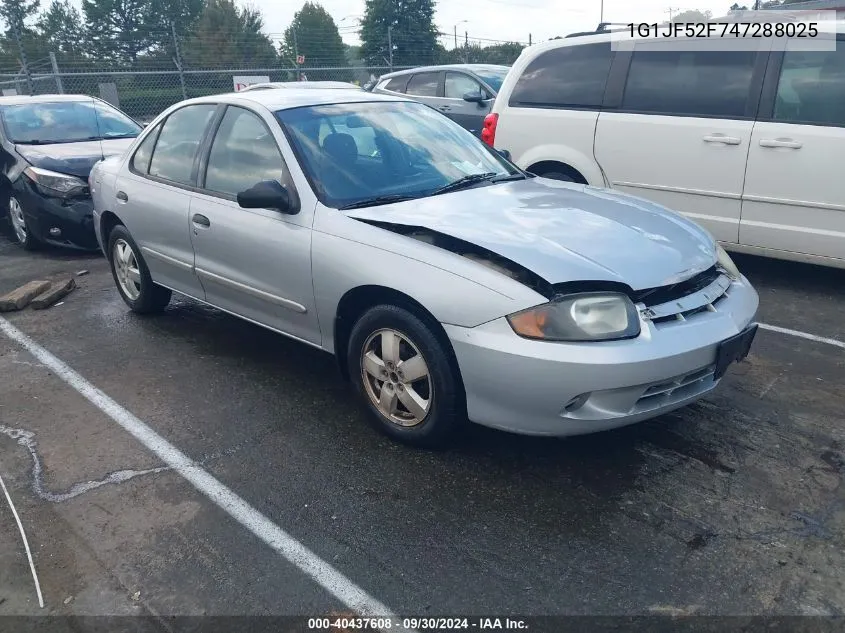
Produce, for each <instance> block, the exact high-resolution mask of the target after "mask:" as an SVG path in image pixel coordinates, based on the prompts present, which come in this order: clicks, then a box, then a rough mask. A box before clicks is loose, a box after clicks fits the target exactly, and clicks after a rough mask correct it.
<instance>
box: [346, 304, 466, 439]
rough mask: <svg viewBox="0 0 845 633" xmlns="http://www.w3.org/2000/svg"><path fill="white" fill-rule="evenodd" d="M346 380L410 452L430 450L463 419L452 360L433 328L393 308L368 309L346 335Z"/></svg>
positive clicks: (373, 416) (376, 419) (382, 426)
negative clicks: (414, 448)
mask: <svg viewBox="0 0 845 633" xmlns="http://www.w3.org/2000/svg"><path fill="white" fill-rule="evenodd" d="M347 359H348V363H349V375H350V377H351V378H352V382H353V384H354V385H355V387H356V390H357V391H358V392H359V394H360V395H361V397H362V398H363V400H364V402H365V404H366V405H367V408H368V409H369V411H370V414H371V415H370V419H371V421H372V422H373V423H374V424H375V425H376V427H377V428H379V429H380V430H381V431H382V432H384V433H386V434H387V435H389V436H390V437H392V438H394V439H396V440H399V441H401V442H405V443H407V444H412V445H415V446H436V445H440V444H443V443H445V441H446V440H447V439H449V438H450V437H451V436H453V435H454V434H455V432H456V431H458V429H459V428H460V427H461V425H462V423H463V421H464V419H465V408H464V406H463V395H462V394H463V390H462V389H461V387H460V384H461V383H460V375H459V373H458V370H457V367H456V365H455V363H454V360H453V358H452V357H451V355H450V354H449V352H448V349H447V348H446V347H445V345H444V343H443V342H441V340H440V338H439V337H438V336H437V335H436V334H435V333H434V331H433V328H432V327H431V326H430V325H428V324H427V323H426V322H425V321H423V320H422V319H420V318H419V317H418V316H417V315H416V314H414V313H412V312H410V311H408V310H406V309H404V308H400V307H398V306H394V305H379V306H375V307H373V308H371V309H370V310H368V311H367V312H366V313H364V315H363V316H361V318H360V319H358V321H357V323H355V326H354V327H353V329H352V333H351V336H350V337H349V350H348V354H347Z"/></svg>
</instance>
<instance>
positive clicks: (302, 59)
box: [296, 55, 305, 64]
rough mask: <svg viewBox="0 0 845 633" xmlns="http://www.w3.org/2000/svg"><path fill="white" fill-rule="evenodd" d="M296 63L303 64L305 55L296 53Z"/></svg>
mask: <svg viewBox="0 0 845 633" xmlns="http://www.w3.org/2000/svg"><path fill="white" fill-rule="evenodd" d="M296 63H297V64H304V63H305V55H297V56H296Z"/></svg>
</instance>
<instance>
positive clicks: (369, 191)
mask: <svg viewBox="0 0 845 633" xmlns="http://www.w3.org/2000/svg"><path fill="white" fill-rule="evenodd" d="M276 117H277V118H278V119H279V121H280V122H281V123H282V125H283V126H284V127H285V129H286V131H287V133H288V135H289V137H290V138H291V141H292V143H293V145H294V149H295V151H296V153H297V155H298V157H299V161H300V163H301V164H302V168H303V169H304V170H305V172H306V174H307V176H308V178H309V180H310V181H311V184H312V186H314V189H315V191H316V192H317V196H318V197H319V198H320V201H321V202H322V203H323V204H325V205H326V206H330V207H334V208H340V207H344V206H349V205H354V204H356V203H361V202H363V201H366V200H370V199H374V198H378V197H396V196H401V197H408V198H420V197H423V196H428V195H433V194H436V193H439V192H438V190H439V189H441V188H442V187H445V186H447V185H451V184H452V183H455V182H456V181H458V180H460V179H462V178H465V177H466V176H472V175H476V174H477V175H482V174H483V175H485V176H486V177H487V178H492V179H495V178H496V177H498V176H501V177H507V176H509V175H513V174H518V173H520V172H519V171H518V170H517V169H516V168H514V167H513V166H512V165H510V163H508V162H507V161H506V160H505V159H504V158H502V157H501V156H499V154H498V153H496V152H495V150H492V149H490V148H489V147H488V146H487V145H485V144H484V143H482V142H481V141H480V140H479V139H478V138H476V137H475V136H474V135H473V134H472V133H471V132H469V131H467V130H465V129H464V128H462V127H461V126H459V125H458V124H456V123H454V122H453V121H451V120H449V119H447V118H446V117H444V116H443V115H442V114H440V113H439V112H437V111H436V110H434V109H432V108H430V107H428V106H425V105H422V104H420V103H407V102H389V101H385V102H373V103H348V104H339V105H325V106H313V107H307V108H295V109H290V110H281V111H279V112H277V113H276ZM488 182H489V180H488Z"/></svg>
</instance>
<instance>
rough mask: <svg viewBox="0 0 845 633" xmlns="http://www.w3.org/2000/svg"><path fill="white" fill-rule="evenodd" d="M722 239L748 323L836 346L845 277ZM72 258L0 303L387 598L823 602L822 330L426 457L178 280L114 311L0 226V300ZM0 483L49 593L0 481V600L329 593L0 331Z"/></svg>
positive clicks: (830, 386)
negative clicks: (542, 426)
mask: <svg viewBox="0 0 845 633" xmlns="http://www.w3.org/2000/svg"><path fill="white" fill-rule="evenodd" d="M736 259H737V263H738V264H739V266H740V268H741V269H742V270H743V272H745V273H746V275H748V276H749V278H750V279H751V280H752V282H753V283H754V284H755V286H756V287H757V289H758V291H759V292H760V296H761V311H760V320H761V321H762V322H764V323H767V324H770V325H774V326H779V327H782V328H788V329H792V330H796V331H798V332H801V333H807V334H810V335H814V336H817V337H825V338H830V339H836V340H839V341H845V322H843V320H842V318H841V315H842V314H843V313H845V291H843V289H845V283H843V282H845V271H838V270H831V269H824V268H820V267H815V266H807V265H800V264H792V263H786V262H777V261H773V260H765V259H760V258H751V257H737V258H736ZM81 270H88V271H89V273H88V274H86V275H84V276H81V277H78V279H77V283H78V286H79V288H78V289H77V290H76V291H74V292H73V293H72V294H71V295H69V296H68V297H67V298H66V299H65V300H64V302H63V303H62V304H60V305H57V306H54V307H53V308H50V309H48V310H44V311H37V312H36V311H31V310H26V311H23V312H19V313H11V314H9V315H6V318H7V319H8V322H9V323H11V324H12V325H13V326H14V327H15V328H16V329H17V330H19V331H21V332H23V333H24V334H26V335H27V336H28V337H29V338H30V339H31V340H32V341H34V342H35V343H37V344H38V345H39V346H41V347H43V348H44V349H46V350H48V351H49V352H51V353H52V354H53V355H55V357H57V358H58V359H60V360H61V361H63V362H64V363H65V364H66V365H67V366H68V367H70V368H72V369H73V370H74V371H75V372H77V373H78V374H79V375H80V376H82V377H83V378H84V379H85V380H86V381H88V383H90V384H91V385H93V386H95V387H96V388H98V389H99V390H101V391H102V392H103V393H104V394H106V395H107V396H108V397H109V398H111V399H112V400H113V401H114V402H116V403H118V404H119V405H120V407H122V408H123V409H124V410H125V411H127V412H130V413H131V414H132V415H134V416H135V418H137V419H138V420H140V421H142V422H143V423H144V424H145V425H147V426H148V427H149V428H150V429H152V430H153V431H154V432H155V433H156V434H157V435H158V436H160V437H161V438H164V439H165V440H166V441H167V442H168V443H169V444H170V445H172V446H173V447H176V448H178V450H179V451H182V452H183V453H184V454H185V455H187V456H189V457H190V458H191V459H193V460H195V461H196V462H197V464H198V466H199V468H201V469H202V471H203V472H205V473H208V474H209V475H211V477H213V479H214V480H215V481H217V482H220V483H221V484H222V485H224V486H225V487H227V488H228V489H229V490H231V491H232V492H233V493H234V494H236V495H237V496H238V497H239V498H240V499H242V500H244V501H245V502H246V503H247V504H249V506H250V507H252V508H254V509H255V510H257V511H258V512H259V513H260V514H261V515H262V516H263V517H266V518H267V519H269V521H271V522H272V524H274V525H275V526H277V527H278V528H280V529H281V530H284V532H285V533H286V534H287V535H289V537H290V538H291V539H292V540H295V541H296V542H297V543H299V544H302V545H304V546H305V547H306V548H307V549H308V551H310V552H311V553H312V554H313V555H314V557H315V558H317V559H319V560H322V561H325V562H327V563H329V564H330V565H331V566H332V567H333V568H334V569H336V570H337V571H338V572H339V573H340V574H342V577H343V578H345V579H347V580H348V581H349V582H351V583H354V584H355V586H357V587H359V588H360V589H362V590H363V591H365V592H366V593H367V594H369V595H370V596H372V597H374V598H375V599H377V600H378V601H380V602H381V603H383V604H384V605H387V606H388V607H389V608H390V609H392V610H393V612H394V613H397V614H402V615H415V616H428V615H431V616H435V615H447V614H454V615H457V614H461V615H472V616H484V615H497V616H499V617H504V616H509V615H510V616H529V615H559V614H567V615H635V614H649V613H658V614H667V613H668V614H714V615H715V614H728V615H737V614H794V615H814V614H815V615H842V614H843V612H845V588H843V582H845V578H843V575H842V569H845V494H843V486H842V481H843V473H845V449H843V447H845V424H843V418H845V389H843V387H845V372H843V363H844V362H845V350H843V349H842V348H841V347H837V346H835V345H832V344H830V343H824V342H819V341H815V340H809V339H807V338H801V337H800V336H794V335H789V334H783V333H779V332H774V331H768V330H761V331H760V333H759V334H758V338H757V340H756V342H755V345H754V348H753V350H752V354H751V355H750V357H749V359H748V360H747V361H745V362H743V363H742V364H739V365H735V366H733V367H732V368H731V369H730V370H729V372H728V375H727V376H726V377H725V379H724V380H723V382H722V384H721V385H720V386H719V388H718V389H717V390H716V391H715V392H714V393H712V394H711V395H709V396H707V397H706V398H705V399H704V400H702V401H701V402H699V403H697V404H695V405H693V406H691V407H687V408H685V409H681V410H679V411H677V412H675V413H673V414H671V415H667V416H663V417H661V418H658V419H656V420H653V421H650V422H646V423H643V424H638V425H635V426H632V427H629V428H626V429H622V430H618V431H611V432H607V433H602V434H597V435H593V436H586V437H579V438H570V439H539V438H525V437H518V436H513V435H509V434H505V433H500V432H496V431H492V430H487V429H483V428H480V427H479V428H473V429H472V430H471V431H470V433H469V434H468V436H467V437H466V438H465V439H464V440H463V441H462V442H460V443H459V444H458V445H456V446H454V447H451V448H448V449H445V450H440V451H424V450H418V449H411V448H407V447H404V446H400V445H397V444H395V443H393V442H391V441H390V440H388V439H387V438H385V437H383V436H381V435H379V434H378V433H377V432H376V431H374V430H373V429H372V428H371V427H370V426H369V425H368V424H367V423H366V420H365V418H364V414H363V412H362V410H361V408H360V406H359V405H358V403H357V401H356V399H355V398H354V397H353V395H352V393H351V392H350V390H349V389H348V388H347V386H346V385H345V384H344V383H343V382H342V380H341V378H340V377H339V375H338V373H337V371H336V369H335V364H334V360H333V358H332V357H331V356H329V355H327V354H325V353H322V352H320V351H318V350H315V349H311V348H308V347H306V346H304V345H300V344H298V343H296V342H293V341H289V340H287V339H285V338H284V337H281V336H278V335H275V334H273V333H271V332H269V331H266V330H263V329H261V328H259V327H257V326H253V325H251V324H249V323H246V322H243V321H241V320H238V319H236V318H234V317H231V316H228V315H225V314H223V313H221V312H219V311H217V310H214V309H212V308H208V307H205V306H202V305H200V304H197V303H195V302H193V301H191V300H188V299H184V298H176V297H174V301H173V302H172V304H171V306H170V307H169V308H168V310H167V311H166V312H165V313H164V314H163V315H160V316H154V317H140V316H137V315H134V314H132V313H130V312H129V310H128V309H127V307H126V306H125V304H124V303H123V302H122V301H121V300H120V298H119V296H118V294H117V291H116V289H115V288H114V282H113V281H112V279H111V275H110V273H109V271H108V265H107V263H106V262H105V261H104V260H103V259H102V258H101V257H99V256H97V255H85V254H76V253H70V252H66V251H59V250H54V249H48V250H45V251H43V252H39V253H25V252H23V251H21V250H19V249H17V247H15V246H13V245H11V244H9V243H8V240H6V239H4V238H0V294H3V293H4V292H6V291H8V290H11V289H13V288H15V287H17V286H19V285H21V284H22V283H24V282H26V281H29V280H31V279H36V278H42V277H50V276H56V275H60V274H62V273H66V274H73V273H76V272H78V271H81ZM502 371H507V368H504V367H503V368H502ZM514 380H519V377H518V376H515V377H514ZM0 476H2V477H3V478H4V480H5V482H6V485H7V486H8V488H9V491H10V493H11V495H12V497H13V499H14V501H15V504H16V506H17V509H18V512H19V514H20V516H21V519H22V523H23V525H24V526H25V528H26V532H27V535H28V538H29V541H30V544H31V545H32V549H33V555H34V562H35V566H36V569H37V571H38V574H39V577H40V581H41V585H42V590H43V593H44V601H45V607H44V609H40V608H39V606H38V603H37V599H36V597H35V592H34V590H33V588H32V578H31V573H30V570H29V568H28V564H27V561H26V558H25V555H24V552H23V548H22V546H21V544H20V538H19V535H18V534H17V531H16V529H17V528H16V526H15V524H14V520H13V518H12V516H11V514H10V512H9V510H8V507H7V506H6V505H5V501H4V500H3V499H2V498H0V615H11V614H17V615H27V614H37V613H52V614H75V615H88V614H100V615H102V614H153V615H187V614H190V615H208V614H226V615H266V614H273V615H276V614H309V615H321V614H327V613H346V612H349V611H350V610H349V608H348V606H347V605H345V604H343V601H342V600H339V599H338V597H337V592H332V591H330V590H327V588H326V586H324V585H321V584H320V582H316V581H315V580H314V578H313V577H309V576H308V575H307V574H305V573H303V571H302V569H301V567H298V566H297V565H296V564H294V563H292V562H291V561H290V560H288V559H287V558H286V557H285V556H284V555H280V554H279V551H278V550H276V549H273V548H272V547H269V546H268V544H267V542H265V541H264V540H262V539H261V538H259V537H258V536H256V533H255V532H254V531H250V530H248V529H245V528H244V525H243V524H242V523H239V522H238V521H237V520H235V519H233V516H232V514H231V513H229V512H227V511H225V510H223V509H221V507H220V505H218V504H215V503H214V502H212V501H211V500H209V498H208V497H207V496H205V495H203V494H202V492H201V491H200V490H198V488H197V486H196V485H194V484H192V483H191V482H190V481H189V480H188V479H186V478H185V477H184V476H183V475H182V474H180V472H178V471H177V470H174V469H173V468H172V467H170V466H169V465H168V464H167V463H165V462H163V461H162V459H160V457H159V456H157V455H156V454H154V453H153V452H151V451H150V450H149V448H148V447H147V446H145V445H144V444H143V443H141V442H139V441H138V439H137V438H136V437H133V436H132V435H131V434H130V433H128V432H127V431H126V430H125V429H124V428H122V427H121V426H120V425H118V424H117V423H116V422H115V420H114V419H113V418H112V417H109V415H106V414H105V413H104V412H103V411H102V410H100V409H99V408H97V407H96V406H94V405H93V404H92V403H91V402H90V401H89V400H86V399H85V398H84V397H83V396H82V395H81V394H80V393H79V391H78V390H76V389H74V388H72V387H71V386H69V385H68V384H67V382H66V381H65V380H63V379H62V378H61V377H59V376H57V375H56V372H55V370H54V369H53V368H51V367H48V366H45V365H44V364H43V363H42V362H40V361H39V360H38V359H36V358H35V357H34V356H32V354H30V353H29V352H27V351H26V350H25V349H24V348H22V347H21V346H20V345H19V344H18V343H15V342H13V341H12V340H11V339H10V338H9V337H8V336H3V335H2V334H0Z"/></svg>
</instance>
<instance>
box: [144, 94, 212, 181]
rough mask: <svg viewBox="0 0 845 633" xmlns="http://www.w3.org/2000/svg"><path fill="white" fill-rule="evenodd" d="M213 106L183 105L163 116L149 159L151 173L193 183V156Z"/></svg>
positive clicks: (195, 153) (209, 118) (168, 178)
mask: <svg viewBox="0 0 845 633" xmlns="http://www.w3.org/2000/svg"><path fill="white" fill-rule="evenodd" d="M216 108H217V106H216V105H214V104H202V105H192V106H186V107H184V108H182V109H181V110H176V112H174V113H173V114H171V115H170V116H169V117H167V120H166V121H165V122H164V127H163V128H161V134H159V135H158V142H157V143H156V146H155V150H154V151H153V158H152V160H151V161H150V175H151V176H158V177H159V178H165V179H167V180H172V181H173V182H177V183H180V184H183V185H190V184H193V183H192V182H191V171H192V170H193V167H194V158H195V157H196V155H197V150H199V146H200V143H201V142H202V137H203V135H204V134H205V129H206V127H208V122H209V121H210V120H211V117H212V115H213V114H214V110H215V109H216Z"/></svg>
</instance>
